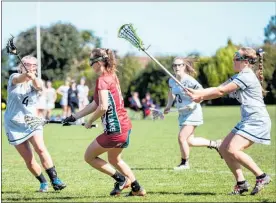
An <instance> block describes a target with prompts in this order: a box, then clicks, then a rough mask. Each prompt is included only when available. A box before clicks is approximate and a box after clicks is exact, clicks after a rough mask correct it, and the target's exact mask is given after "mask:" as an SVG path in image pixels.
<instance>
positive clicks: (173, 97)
mask: <svg viewBox="0 0 276 203" xmlns="http://www.w3.org/2000/svg"><path fill="white" fill-rule="evenodd" d="M174 99H175V96H174V95H173V94H172V91H171V90H170V91H169V93H168V102H167V105H166V108H168V109H170V108H171V107H172V104H173V101H174Z"/></svg>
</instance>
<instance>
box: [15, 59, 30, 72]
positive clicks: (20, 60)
mask: <svg viewBox="0 0 276 203" xmlns="http://www.w3.org/2000/svg"><path fill="white" fill-rule="evenodd" d="M16 56H17V58H18V59H19V61H20V62H21V64H22V65H23V67H24V68H25V71H26V72H27V73H28V72H29V71H28V69H27V68H26V66H25V64H24V63H23V61H22V60H21V57H20V56H19V55H18V54H16Z"/></svg>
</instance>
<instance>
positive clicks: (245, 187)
mask: <svg viewBox="0 0 276 203" xmlns="http://www.w3.org/2000/svg"><path fill="white" fill-rule="evenodd" d="M249 187H250V185H249V183H248V182H247V181H245V183H244V184H242V185H235V187H234V191H232V192H231V193H230V195H241V194H242V193H244V192H248V189H249Z"/></svg>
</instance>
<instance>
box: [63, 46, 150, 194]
mask: <svg viewBox="0 0 276 203" xmlns="http://www.w3.org/2000/svg"><path fill="white" fill-rule="evenodd" d="M90 65H91V67H92V68H93V70H94V71H95V72H96V73H97V74H98V75H99V77H98V79H97V81H96V87H95V94H94V101H93V102H92V103H90V104H89V105H87V106H86V107H85V108H84V109H82V110H81V111H79V112H77V113H76V114H72V115H71V116H69V117H67V118H66V119H65V120H64V122H65V123H66V122H75V121H76V120H77V119H79V118H82V117H84V116H86V115H88V114H90V113H93V114H92V115H91V117H90V119H89V120H88V122H87V123H86V124H85V127H86V128H90V127H91V125H92V123H93V122H95V121H96V120H97V119H98V118H100V117H101V119H102V124H103V125H104V132H103V133H102V134H101V135H99V136H98V137H97V138H96V139H95V140H94V141H92V143H91V144H90V145H89V146H88V148H87V150H86V152H85V155H84V157H85V161H86V162H87V163H88V164H90V165H91V166H92V167H94V168H95V169H97V170H99V171H101V172H102V173H105V174H107V175H109V176H111V177H112V178H114V179H115V181H116V183H115V185H114V189H113V190H112V191H111V192H110V195H112V196H114V195H119V194H120V193H121V191H122V190H123V189H124V188H127V187H129V186H131V189H132V190H131V192H130V193H129V195H131V196H144V195H145V194H146V191H145V190H144V189H143V188H142V187H141V186H140V185H139V183H138V181H137V180H136V178H135V176H134V174H133V172H132V171H131V169H130V167H129V166H128V165H127V164H126V163H125V162H124V161H123V160H122V158H121V155H122V151H123V149H124V148H126V147H127V146H128V145H129V136H130V132H131V127H132V125H131V121H130V119H129V118H128V115H127V111H126V109H125V108H124V100H123V97H122V94H121V90H120V84H119V80H118V77H117V75H116V71H117V68H116V61H115V56H114V53H113V52H112V51H111V50H110V49H102V48H96V49H94V50H92V53H91V55H90ZM105 152H107V155H108V161H109V163H110V164H111V165H113V166H114V167H115V168H116V169H117V170H116V169H114V168H113V167H112V166H111V165H110V164H109V163H107V162H106V161H104V160H103V159H101V158H99V157H98V156H100V155H101V154H103V153H105Z"/></svg>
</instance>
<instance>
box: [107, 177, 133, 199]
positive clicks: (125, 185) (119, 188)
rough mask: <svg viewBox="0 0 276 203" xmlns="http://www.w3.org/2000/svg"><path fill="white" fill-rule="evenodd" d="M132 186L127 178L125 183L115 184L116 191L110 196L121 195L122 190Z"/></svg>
mask: <svg viewBox="0 0 276 203" xmlns="http://www.w3.org/2000/svg"><path fill="white" fill-rule="evenodd" d="M130 184H131V182H130V180H129V179H128V178H127V177H125V181H123V182H115V183H114V189H113V190H112V191H111V192H110V195H111V196H118V195H120V194H121V192H122V190H123V189H125V188H128V187H129V186H130Z"/></svg>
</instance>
